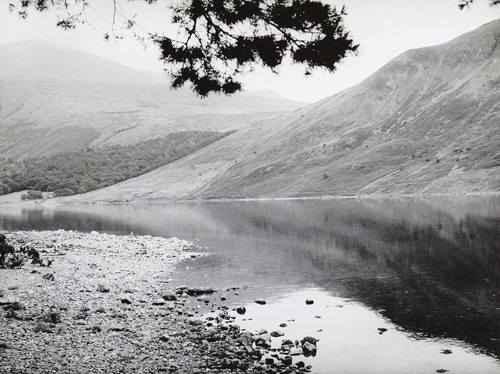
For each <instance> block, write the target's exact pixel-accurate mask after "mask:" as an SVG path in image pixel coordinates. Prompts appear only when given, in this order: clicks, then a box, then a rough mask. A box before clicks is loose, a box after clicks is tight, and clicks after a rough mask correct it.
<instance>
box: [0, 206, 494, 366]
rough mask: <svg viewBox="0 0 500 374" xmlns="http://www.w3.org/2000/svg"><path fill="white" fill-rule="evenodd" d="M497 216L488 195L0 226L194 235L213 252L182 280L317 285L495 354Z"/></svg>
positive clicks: (72, 211) (75, 213)
mask: <svg viewBox="0 0 500 374" xmlns="http://www.w3.org/2000/svg"><path fill="white" fill-rule="evenodd" d="M499 217H500V201H499V198H498V197H454V198H451V197H450V198H427V199H424V198H419V199H417V198H380V199H375V198H362V199H338V200H296V201H252V202H203V203H175V204H163V205H160V204H145V205H139V204H132V205H109V206H98V205H96V206H74V207H65V206H61V207H57V208H49V207H46V208H44V207H38V209H25V210H23V211H21V210H20V208H18V207H13V206H12V207H9V206H5V207H2V208H1V209H0V229H1V230H12V229H37V230H40V229H58V228H64V229H73V230H81V231H92V230H96V231H100V232H112V233H122V234H129V233H130V232H134V233H135V234H151V235H162V236H177V237H180V238H183V239H191V240H192V239H194V238H199V239H200V242H199V243H198V244H200V245H202V246H206V247H208V249H207V251H208V252H210V253H214V255H213V256H208V257H202V258H200V259H198V260H196V261H192V262H190V263H189V266H186V268H185V269H184V270H183V271H182V276H183V277H184V278H183V280H184V279H185V280H188V281H189V282H191V283H193V284H196V283H197V284H198V285H200V284H206V285H207V286H212V287H225V286H233V285H240V286H243V285H245V286H248V288H249V290H250V291H248V295H247V298H248V300H251V298H252V297H254V296H256V295H257V294H258V293H263V292H265V293H266V295H267V297H273V296H276V297H282V296H284V293H285V292H287V291H285V290H290V289H294V290H300V289H304V288H306V287H319V288H320V289H322V290H324V291H326V292H328V293H330V294H332V295H334V296H335V297H341V298H346V299H349V300H354V301H356V302H359V303H361V304H363V305H365V306H366V307H367V308H369V309H371V310H373V311H376V312H377V313H379V314H380V315H382V316H384V317H385V318H387V319H389V320H390V321H391V322H392V323H394V324H395V325H397V326H399V328H400V329H402V330H404V331H406V332H407V333H408V334H410V335H412V336H413V337H414V338H417V339H421V338H446V339H458V340H461V341H463V342H466V343H468V344H470V345H471V346H472V347H473V349H475V350H476V351H478V352H482V353H486V354H488V355H490V356H493V357H496V358H497V359H498V357H500V349H499V337H500V333H499V331H500V319H499V317H498V316H499V312H500V304H499V289H500V218H499ZM252 290H253V291H252ZM252 292H253V293H252Z"/></svg>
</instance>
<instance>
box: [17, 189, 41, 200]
mask: <svg viewBox="0 0 500 374" xmlns="http://www.w3.org/2000/svg"><path fill="white" fill-rule="evenodd" d="M40 199H43V193H42V192H41V191H33V190H31V191H27V192H26V193H25V194H22V195H21V200H23V201H24V200H40Z"/></svg>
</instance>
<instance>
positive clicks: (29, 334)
mask: <svg viewBox="0 0 500 374" xmlns="http://www.w3.org/2000/svg"><path fill="white" fill-rule="evenodd" d="M4 235H5V237H6V241H7V243H9V244H10V245H12V246H13V247H15V248H20V247H23V246H24V247H31V248H34V249H36V251H37V252H38V253H39V254H40V257H41V258H42V259H43V261H42V262H41V263H36V264H34V263H33V261H30V260H28V261H25V263H24V264H23V265H22V266H20V267H19V268H16V269H5V268H4V269H0V354H1V356H2V360H1V362H0V372H1V373H158V372H170V373H186V374H187V373H207V372H211V373H297V374H300V373H306V372H310V371H311V367H310V366H307V365H305V364H304V363H303V362H302V361H300V357H299V356H300V355H301V354H314V353H315V350H316V346H315V343H316V342H315V339H314V338H310V337H309V338H308V339H306V340H304V341H303V342H301V343H299V342H291V341H286V340H284V341H283V342H282V344H281V348H279V349H271V344H270V342H271V337H272V338H273V339H274V338H279V336H277V335H276V334H273V333H272V332H271V333H268V332H267V331H265V330H263V331H260V332H259V333H253V334H252V333H250V332H246V331H242V330H241V329H240V327H239V326H237V325H236V324H235V323H234V316H232V315H234V314H236V313H239V314H241V312H242V309H241V307H240V308H239V309H238V308H234V309H231V308H230V307H228V306H226V305H222V304H219V305H217V304H215V303H214V304H212V305H211V306H209V307H211V308H212V310H211V312H215V314H214V313H212V314H211V316H210V317H206V316H204V315H203V312H202V311H199V310H197V309H196V308H193V307H192V303H190V302H188V301H189V300H195V301H196V300H198V301H199V303H201V304H208V302H207V301H206V299H205V300H204V298H206V295H212V294H214V293H216V292H217V291H218V290H214V289H211V288H209V287H207V286H209V285H199V287H183V286H181V287H179V286H178V287H173V286H172V285H171V284H170V283H171V280H172V279H171V277H172V275H173V274H174V271H175V269H176V266H177V265H178V264H179V263H180V262H181V261H183V260H186V259H188V258H192V257H196V256H198V255H199V254H198V253H197V252H196V245H194V244H193V243H191V242H188V241H185V240H181V239H177V238H162V237H152V236H136V235H132V234H131V235H126V236H117V235H110V234H102V233H97V232H92V233H81V232H76V231H64V230H59V231H30V232H8V233H4ZM214 315H215V317H213V316H214ZM301 344H302V346H301ZM291 355H293V356H294V358H293V359H292V357H291ZM297 357H298V358H297Z"/></svg>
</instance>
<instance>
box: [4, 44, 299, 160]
mask: <svg viewBox="0 0 500 374" xmlns="http://www.w3.org/2000/svg"><path fill="white" fill-rule="evenodd" d="M0 100H1V102H0V104H1V106H0V155H4V156H6V155H8V156H9V157H11V158H13V159H18V158H26V157H34V156H45V155H50V154H56V153H59V152H65V151H75V150H80V149H85V148H87V147H96V146H103V145H129V144H134V143H137V142H140V141H147V140H150V139H154V138H159V137H163V136H166V135H167V134H169V133H172V132H178V131H192V130H195V131H219V132H225V131H229V130H235V129H239V128H241V127H245V126H248V125H249V124H251V123H252V122H253V121H255V120H259V119H262V118H270V117H273V116H276V115H277V114H278V113H282V112H286V111H289V110H293V109H296V108H298V107H300V106H303V104H302V103H296V102H292V101H289V100H285V99H283V98H281V97H279V96H277V95H276V96H272V95H271V94H269V93H268V92H255V93H252V92H244V93H240V94H238V95H235V96H233V97H226V96H217V95H216V96H211V97H209V98H207V99H204V100H201V99H199V98H197V97H196V96H195V95H194V94H193V93H192V92H191V91H190V90H189V89H180V90H171V89H170V87H169V80H168V78H167V77H166V76H165V75H163V74H159V73H151V72H145V71H141V70H136V69H132V68H128V67H125V66H123V65H120V64H118V63H115V62H112V61H109V60H106V59H102V58H99V57H96V56H93V55H90V54H88V53H85V52H80V51H74V50H71V49H68V48H62V47H57V46H55V45H52V44H49V43H46V42H43V41H40V40H35V41H26V42H18V43H9V44H0Z"/></svg>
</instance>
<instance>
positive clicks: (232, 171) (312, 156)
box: [79, 21, 500, 200]
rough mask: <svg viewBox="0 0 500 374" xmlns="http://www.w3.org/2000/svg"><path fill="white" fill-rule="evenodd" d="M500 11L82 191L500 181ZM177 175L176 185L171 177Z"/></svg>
mask: <svg viewBox="0 0 500 374" xmlns="http://www.w3.org/2000/svg"><path fill="white" fill-rule="evenodd" d="M499 40H500V21H495V22H492V23H489V24H487V25H484V26H482V27H480V28H479V29H477V30H475V31H473V32H470V33H467V34H464V35H462V36H460V37H459V38H457V39H454V40H452V41H450V42H448V43H445V44H442V45H440V46H435V47H429V48H423V49H418V50H410V51H408V52H406V53H403V54H402V55H400V56H398V57H397V58H395V59H394V60H393V61H391V62H390V63H388V64H387V65H386V66H384V67H383V68H382V69H380V70H379V71H378V72H376V73H375V74H373V75H372V76H371V77H369V78H368V79H366V80H365V81H363V82H361V83H360V84H358V85H357V86H355V87H352V88H350V89H348V90H345V91H343V92H341V93H339V94H337V95H335V96H333V97H330V98H327V99H325V100H323V101H321V102H319V103H317V104H313V105H310V106H308V107H305V108H303V109H300V110H298V111H295V112H291V113H289V114H286V115H284V116H281V117H279V118H277V119H274V120H273V121H262V122H260V123H256V124H254V125H253V126H251V127H247V128H244V129H241V130H240V131H238V132H237V133H235V134H232V135H231V136H228V137H226V138H224V139H222V140H220V141H218V142H216V143H214V144H213V145H210V146H208V147H206V148H204V149H203V150H201V151H200V152H197V153H194V154H192V155H190V156H188V157H186V158H184V159H182V160H179V161H177V162H174V163H172V164H169V165H167V166H165V167H163V168H160V169H158V170H156V171H154V172H152V173H149V174H146V175H144V176H142V177H139V178H136V179H132V180H129V181H126V182H124V183H121V184H119V185H116V186H114V187H111V188H107V189H104V190H101V191H98V192H95V193H92V194H88V195H83V196H81V197H79V199H80V200H100V199H103V200H108V199H114V200H121V199H140V198H145V197H146V195H147V197H148V198H163V199H179V198H181V199H182V198H184V199H186V198H187V199H190V198H205V199H206V198H247V197H295V196H325V195H366V194H390V193H395V194H399V193H405V194H410V193H469V192H497V193H498V192H499V191H500V147H499V144H500V130H499V123H500V48H499ZM165 186H167V187H165Z"/></svg>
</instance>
